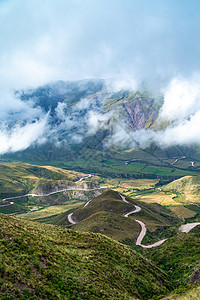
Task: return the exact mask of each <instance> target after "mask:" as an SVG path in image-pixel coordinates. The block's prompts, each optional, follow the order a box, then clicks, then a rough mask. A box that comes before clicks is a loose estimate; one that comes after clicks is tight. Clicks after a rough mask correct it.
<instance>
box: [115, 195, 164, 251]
mask: <svg viewBox="0 0 200 300" xmlns="http://www.w3.org/2000/svg"><path fill="white" fill-rule="evenodd" d="M120 196H121V198H122V201H124V202H126V203H130V202H128V201H127V200H126V198H125V197H124V196H123V195H121V194H120ZM134 206H135V209H134V210H132V211H130V212H129V213H127V214H124V217H126V218H127V217H128V216H129V215H131V214H133V213H137V212H139V211H141V207H139V206H137V205H134ZM135 221H136V222H138V223H139V224H140V226H141V231H140V234H139V236H138V237H137V240H136V243H135V244H136V245H137V246H141V247H142V248H153V247H157V246H160V245H161V244H162V243H164V242H165V241H166V239H163V240H160V241H158V242H156V243H154V244H151V245H143V244H142V240H143V238H144V237H145V235H146V232H147V229H146V225H145V224H144V223H143V222H142V221H139V220H136V219H135Z"/></svg>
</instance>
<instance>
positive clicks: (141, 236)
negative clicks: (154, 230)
mask: <svg viewBox="0 0 200 300" xmlns="http://www.w3.org/2000/svg"><path fill="white" fill-rule="evenodd" d="M135 221H136V222H138V223H139V224H140V226H141V228H142V229H141V231H140V234H139V236H138V238H137V241H136V243H135V244H136V245H137V246H141V247H142V248H153V247H158V246H160V245H161V244H162V243H164V242H165V241H166V240H167V239H163V240H160V241H158V242H156V243H154V244H151V245H143V244H142V240H143V238H144V237H145V235H146V232H147V229H146V225H145V224H144V223H143V222H142V221H139V220H136V219H135Z"/></svg>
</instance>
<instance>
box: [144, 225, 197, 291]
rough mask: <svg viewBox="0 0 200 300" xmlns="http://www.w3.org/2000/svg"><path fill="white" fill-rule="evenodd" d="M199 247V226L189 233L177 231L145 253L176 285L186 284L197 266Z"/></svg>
mask: <svg viewBox="0 0 200 300" xmlns="http://www.w3.org/2000/svg"><path fill="white" fill-rule="evenodd" d="M198 227H200V226H198ZM195 231H196V232H195ZM199 249H200V239H199V228H198V229H197V228H196V229H195V228H194V229H193V230H192V231H191V232H190V233H179V234H178V235H175V236H173V237H171V238H169V239H168V240H167V241H166V242H165V243H163V244H162V245H161V246H160V247H158V248H152V249H150V250H149V251H148V252H146V253H147V255H148V257H149V258H151V260H152V261H154V262H155V263H156V264H157V265H158V266H159V267H161V268H162V269H163V270H165V271H166V272H167V273H168V275H169V276H170V277H171V279H172V281H173V282H174V283H175V284H176V286H177V287H178V286H180V285H186V284H187V282H188V280H189V278H190V276H191V275H192V273H193V271H194V269H195V268H196V267H199V261H200V251H199Z"/></svg>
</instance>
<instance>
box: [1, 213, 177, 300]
mask: <svg viewBox="0 0 200 300" xmlns="http://www.w3.org/2000/svg"><path fill="white" fill-rule="evenodd" d="M0 238H1V239H0V249H1V250H0V283H1V284H0V293H1V299H16V298H17V299H136V298H137V299H138V298H139V299H145V300H146V299H152V297H154V296H156V295H157V296H158V295H161V294H162V295H163V294H166V293H167V292H168V291H169V290H170V289H171V288H172V287H171V284H170V283H169V279H168V277H167V276H166V275H165V274H164V272H162V271H161V270H160V269H158V268H157V267H155V266H154V265H153V264H152V263H151V262H150V261H148V260H146V259H144V258H143V257H142V256H141V255H140V254H138V253H137V252H135V251H134V250H131V249H130V248H129V247H126V246H124V245H121V244H119V243H117V242H115V241H113V240H111V239H109V238H107V237H105V236H103V235H100V234H92V233H80V232H76V231H72V230H69V229H63V228H61V227H57V226H52V225H45V224H40V223H37V222H32V221H28V220H23V219H17V218H13V217H7V216H5V215H1V217H0Z"/></svg>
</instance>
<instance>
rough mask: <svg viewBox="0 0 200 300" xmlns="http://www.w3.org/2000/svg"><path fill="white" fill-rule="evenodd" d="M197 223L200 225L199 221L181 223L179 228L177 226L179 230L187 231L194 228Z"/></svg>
mask: <svg viewBox="0 0 200 300" xmlns="http://www.w3.org/2000/svg"><path fill="white" fill-rule="evenodd" d="M197 225H200V223H198V222H197V223H187V224H184V225H182V226H181V227H180V228H179V230H180V231H181V232H186V233H188V232H190V230H192V229H193V228H195V227H196V226H197Z"/></svg>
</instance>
